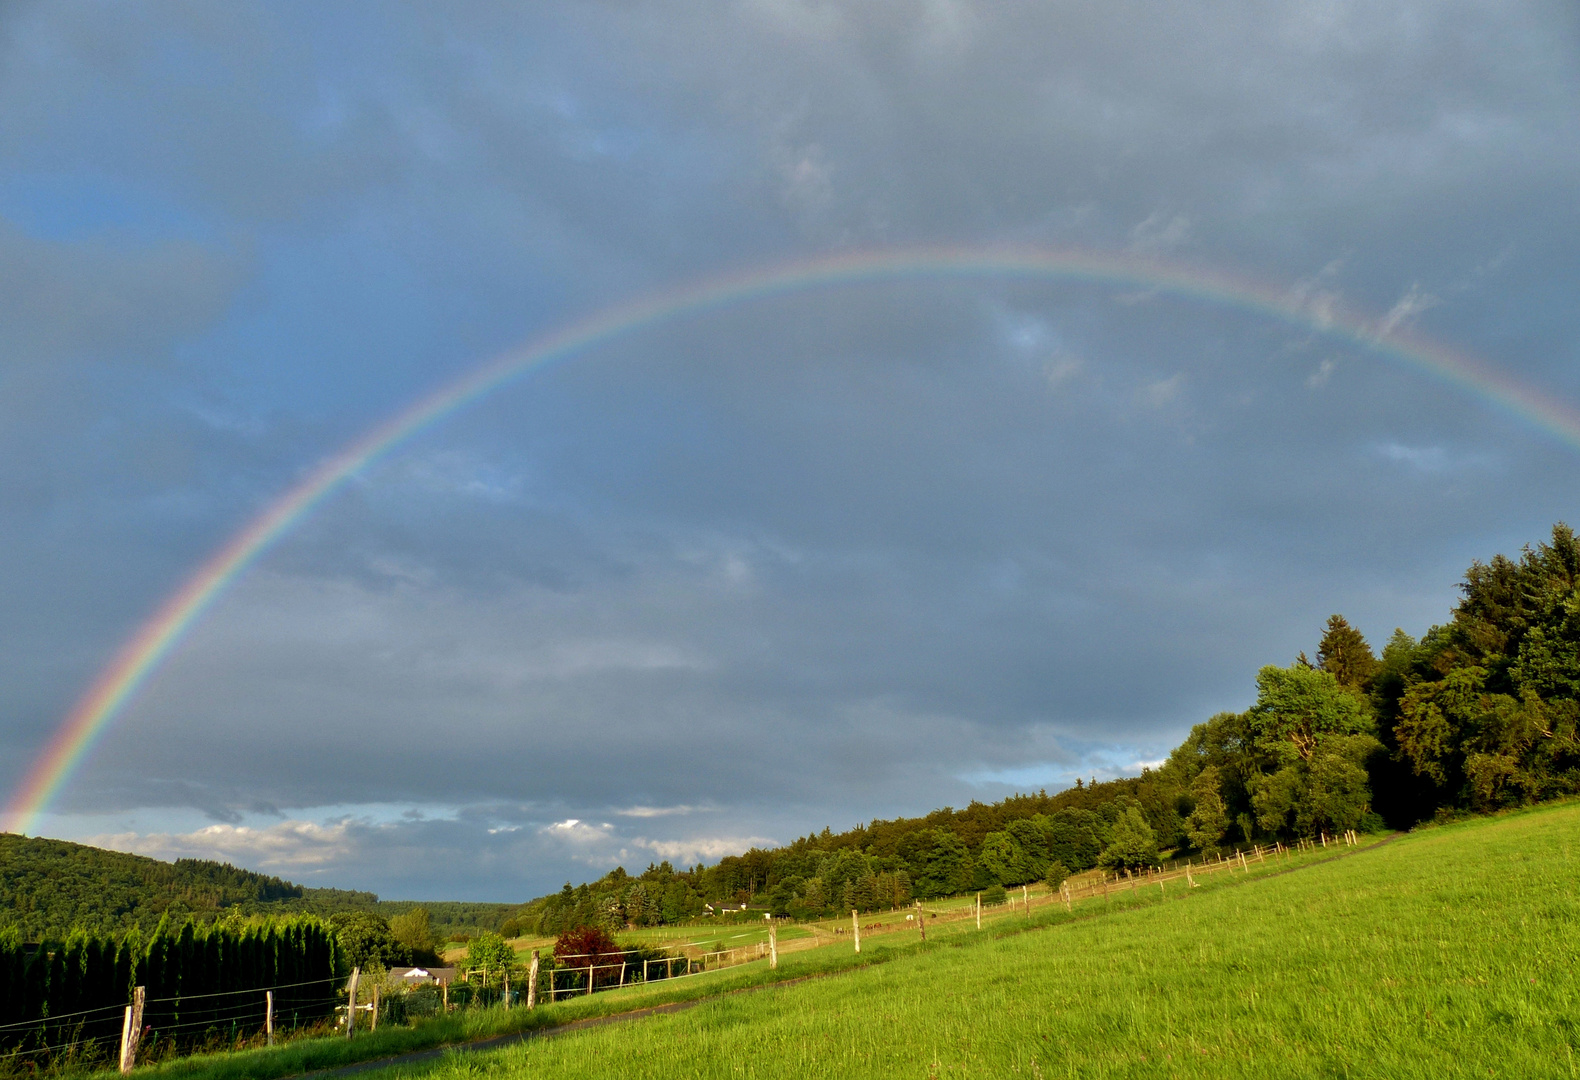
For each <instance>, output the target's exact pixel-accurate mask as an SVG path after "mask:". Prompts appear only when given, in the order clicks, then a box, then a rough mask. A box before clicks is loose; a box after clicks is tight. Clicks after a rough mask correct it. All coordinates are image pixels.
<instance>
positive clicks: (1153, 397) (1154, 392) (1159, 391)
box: [1141, 371, 1185, 409]
mask: <svg viewBox="0 0 1580 1080" xmlns="http://www.w3.org/2000/svg"><path fill="white" fill-rule="evenodd" d="M1184 389H1185V373H1184V372H1183V371H1178V372H1175V373H1174V374H1173V375H1170V376H1169V377H1168V378H1166V379H1159V380H1158V381H1157V382H1151V383H1147V384H1146V385H1145V386H1143V387H1142V388H1141V400H1142V401H1144V402H1146V403H1147V404H1148V405H1150V406H1152V407H1153V408H1154V409H1161V408H1163V407H1164V406H1165V405H1169V404H1171V403H1173V402H1175V401H1177V400H1179V396H1180V394H1181V393H1182V392H1183V391H1184Z"/></svg>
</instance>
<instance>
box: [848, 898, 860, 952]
mask: <svg viewBox="0 0 1580 1080" xmlns="http://www.w3.org/2000/svg"><path fill="white" fill-rule="evenodd" d="M850 932H851V933H852V934H853V935H855V938H856V951H857V952H860V951H861V920H860V918H858V917H857V915H856V909H855V908H851V909H850Z"/></svg>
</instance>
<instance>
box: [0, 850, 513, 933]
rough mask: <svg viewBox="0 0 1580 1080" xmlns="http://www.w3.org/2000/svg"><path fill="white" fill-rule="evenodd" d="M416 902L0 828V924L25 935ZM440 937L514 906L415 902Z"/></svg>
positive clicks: (329, 913) (396, 910) (483, 925)
mask: <svg viewBox="0 0 1580 1080" xmlns="http://www.w3.org/2000/svg"><path fill="white" fill-rule="evenodd" d="M417 906H419V905H417V904H414V903H412V902H409V901H398V900H397V901H389V900H385V901H381V900H380V899H379V898H378V895H377V894H376V893H371V892H362V891H357V890H351V889H314V888H304V887H302V886H301V885H296V884H293V883H291V882H289V881H285V880H282V879H281V878H278V877H271V876H269V875H266V874H256V873H253V872H252V871H250V870H240V869H238V868H236V867H234V866H231V865H229V864H227V863H221V862H210V861H207V860H203V859H177V860H176V861H175V862H174V863H168V862H161V861H159V860H158V859H150V858H147V857H146V856H142V855H130V854H127V853H125V852H120V851H106V850H104V849H102V848H95V847H89V846H87V845H86V844H73V843H70V842H68V841H65V840H45V839H41V838H34V837H25V836H18V835H16V834H14V833H0V927H3V926H15V927H16V928H17V930H18V931H20V933H21V934H22V937H23V939H24V940H26V941H34V942H36V941H41V940H43V939H44V938H46V937H54V938H57V939H62V940H63V939H64V938H65V937H66V936H67V935H68V934H70V933H71V932H72V931H74V930H84V931H87V932H89V933H95V934H124V933H125V932H126V931H128V930H132V929H134V928H135V929H140V930H142V931H143V932H144V933H148V932H151V931H152V930H153V929H154V927H155V926H157V925H158V923H159V921H160V920H161V919H164V918H166V917H169V918H170V919H173V920H177V921H179V920H181V919H191V920H193V921H194V922H199V923H208V922H214V921H216V920H218V919H221V918H228V917H233V916H237V915H240V916H248V917H251V916H258V917H264V918H287V917H291V916H295V915H317V916H319V917H320V918H324V919H329V918H333V917H334V916H335V915H338V914H342V913H345V912H352V911H362V912H372V913H376V914H379V915H382V916H386V917H391V918H394V917H399V916H401V915H403V914H406V913H408V912H410V911H411V910H412V909H413V908H415V907H417ZM421 906H422V907H423V908H424V910H425V911H426V918H427V919H430V920H431V932H432V935H433V936H434V937H436V938H438V939H439V940H441V941H442V940H445V939H446V938H449V937H464V936H466V935H468V934H475V933H478V932H479V931H482V930H496V931H497V930H499V929H500V928H501V927H502V926H503V924H504V922H505V920H506V919H508V918H510V916H511V915H512V914H513V913H514V912H515V911H516V909H517V908H518V906H519V905H516V904H482V903H467V902H461V901H438V902H433V903H427V904H424V905H421Z"/></svg>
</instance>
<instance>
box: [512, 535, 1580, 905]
mask: <svg viewBox="0 0 1580 1080" xmlns="http://www.w3.org/2000/svg"><path fill="white" fill-rule="evenodd" d="M1459 589H1460V594H1461V596H1460V600H1459V603H1458V604H1457V605H1456V606H1455V608H1454V610H1453V616H1452V618H1451V619H1450V621H1449V622H1448V623H1447V624H1445V625H1443V626H1435V627H1433V628H1432V629H1430V630H1429V631H1427V633H1426V634H1425V635H1424V636H1423V637H1422V638H1421V639H1420V640H1416V639H1414V638H1412V637H1410V636H1409V635H1408V634H1406V633H1405V632H1404V631H1403V630H1396V631H1395V632H1394V634H1393V637H1392V638H1391V639H1390V640H1389V641H1388V643H1387V644H1386V646H1385V647H1384V648H1383V651H1382V655H1381V656H1378V655H1377V654H1376V653H1375V652H1374V651H1373V649H1372V647H1371V645H1370V644H1369V643H1368V642H1367V641H1366V640H1365V638H1364V637H1363V636H1362V635H1361V634H1360V633H1359V632H1358V631H1357V630H1355V628H1354V627H1352V626H1350V624H1349V623H1348V622H1347V621H1346V620H1345V619H1344V618H1343V617H1342V616H1339V615H1335V616H1333V617H1332V618H1331V619H1329V620H1328V623H1327V626H1326V628H1325V629H1324V632H1323V634H1322V636H1321V639H1320V641H1319V642H1318V644H1317V648H1316V651H1315V658H1314V659H1312V658H1308V657H1307V656H1306V655H1305V654H1301V655H1300V656H1299V657H1297V658H1296V659H1295V662H1294V663H1292V664H1291V665H1290V666H1288V667H1279V666H1276V665H1270V666H1267V667H1264V668H1262V669H1261V671H1260V673H1259V674H1258V677H1257V698H1256V702H1255V704H1254V705H1252V706H1251V708H1249V709H1247V710H1246V711H1244V712H1240V713H1220V714H1219V715H1217V716H1214V717H1212V718H1211V719H1209V720H1207V721H1206V722H1205V723H1202V724H1199V725H1197V726H1196V727H1194V728H1193V729H1192V730H1191V733H1190V736H1189V737H1188V738H1187V739H1186V740H1185V742H1184V743H1183V744H1182V745H1181V746H1180V747H1178V748H1177V749H1176V750H1175V751H1174V752H1173V753H1172V754H1171V755H1170V756H1169V758H1168V761H1167V762H1166V763H1165V764H1164V765H1163V766H1162V767H1160V768H1159V769H1156V770H1145V771H1143V773H1142V775H1141V776H1140V777H1137V778H1132V779H1125V780H1115V781H1110V782H1106V783H1101V784H1099V783H1093V784H1089V785H1088V784H1082V783H1080V782H1079V781H1077V783H1076V786H1075V787H1073V788H1070V789H1068V790H1066V791H1062V792H1059V793H1057V794H1054V795H1048V794H1047V793H1046V792H1039V793H1037V794H1035V795H1016V796H1013V797H1011V798H1009V799H1005V800H1004V801H1003V802H999V803H994V804H992V805H984V804H981V803H972V804H971V805H970V806H968V807H966V808H965V809H963V810H955V809H952V808H948V807H946V808H944V809H942V810H937V811H934V812H933V813H931V814H928V815H926V816H925V817H920V818H902V819H897V820H894V821H874V822H872V823H871V824H870V825H865V826H859V827H857V828H855V829H852V830H850V831H848V832H844V833H838V834H834V833H831V832H830V831H829V830H828V829H824V830H823V831H822V833H820V834H817V835H809V836H805V837H802V838H801V839H799V840H796V841H794V842H793V843H790V844H787V845H785V846H784V847H780V848H774V849H770V850H762V849H753V850H751V851H748V852H746V853H745V854H744V855H740V856H730V857H726V858H724V859H722V860H720V861H719V863H718V864H717V865H715V866H712V867H705V866H697V867H694V868H691V869H689V870H680V871H677V870H675V869H674V868H672V867H671V866H670V865H669V864H668V863H667V862H666V863H663V864H661V865H658V866H649V867H648V868H647V870H646V871H644V872H643V873H641V874H640V875H636V876H631V875H629V874H627V873H626V872H625V871H624V870H623V869H619V868H617V869H616V870H614V871H613V872H612V873H610V874H608V875H606V876H605V877H603V878H601V879H599V880H598V881H595V882H590V883H587V884H584V885H582V886H580V887H575V888H573V887H572V886H571V885H569V884H567V885H566V886H565V887H564V889H562V890H561V891H560V892H559V893H558V894H554V895H550V896H546V897H542V898H539V899H538V900H535V901H533V902H531V903H530V904H527V905H525V906H524V907H523V908H522V910H521V912H520V913H519V914H518V915H517V916H516V917H515V920H514V922H513V924H512V928H515V927H519V928H520V929H522V930H523V931H526V930H533V931H537V932H539V933H545V934H556V933H560V932H561V931H563V930H565V929H566V928H568V927H571V926H578V925H586V926H608V927H611V928H618V927H620V926H624V925H647V924H651V923H656V922H666V923H667V922H680V921H684V920H687V919H691V918H696V917H697V916H699V915H704V914H710V915H716V914H718V913H721V912H723V911H725V910H727V909H728V908H730V907H734V908H737V909H738V908H739V907H740V905H742V904H750V905H751V906H753V907H756V908H763V907H766V908H769V909H771V910H773V911H774V912H776V913H778V914H788V915H795V916H807V915H819V914H826V913H829V912H835V911H849V910H851V909H852V908H860V909H862V910H875V909H879V908H884V907H889V906H895V905H900V904H904V903H907V902H909V901H910V900H912V899H913V898H924V899H925V898H930V897H935V896H940V895H946V894H950V893H959V892H967V891H974V890H977V889H987V888H991V887H993V886H995V885H1006V886H1007V885H1019V884H1022V883H1024V882H1028V881H1036V880H1041V879H1043V878H1045V877H1052V878H1055V879H1057V878H1058V877H1060V876H1062V875H1063V874H1066V873H1072V872H1077V871H1081V870H1085V869H1088V868H1090V867H1093V866H1099V865H1101V866H1106V867H1109V868H1114V869H1124V868H1135V867H1138V866H1146V865H1150V864H1152V863H1154V862H1156V861H1157V860H1158V858H1159V856H1160V852H1163V851H1171V850H1172V851H1173V852H1176V853H1189V852H1208V851H1213V850H1215V849H1217V848H1219V847H1222V846H1225V845H1231V844H1246V843H1253V842H1263V841H1272V840H1292V839H1295V838H1297V837H1307V836H1315V835H1317V834H1319V833H1322V832H1327V833H1339V832H1342V831H1344V830H1345V829H1360V830H1376V829H1381V828H1384V827H1393V828H1408V827H1410V826H1411V825H1413V824H1415V823H1417V822H1419V821H1422V820H1427V819H1430V818H1433V817H1441V816H1444V815H1450V816H1451V815H1454V814H1460V813H1474V812H1485V811H1490V810H1494V809H1497V808H1499V807H1506V806H1515V805H1522V804H1526V803H1532V802H1536V801H1539V800H1543V799H1550V798H1556V797H1560V796H1565V795H1571V794H1575V793H1577V792H1580V739H1577V726H1580V542H1577V540H1576V537H1575V534H1574V532H1573V531H1572V530H1571V529H1570V528H1569V527H1568V526H1566V525H1563V524H1559V525H1556V526H1554V528H1553V530H1552V536H1551V538H1550V539H1549V540H1548V542H1546V543H1543V544H1540V545H1538V546H1536V547H1534V548H1530V547H1527V548H1526V549H1525V550H1524V551H1522V553H1521V554H1520V556H1519V557H1518V558H1517V559H1511V558H1508V557H1505V556H1502V555H1499V556H1496V557H1494V558H1493V559H1492V560H1491V561H1490V562H1487V563H1481V562H1477V563H1475V564H1473V565H1472V566H1471V567H1470V569H1469V570H1468V571H1467V572H1466V574H1465V578H1464V581H1463V582H1462V583H1461V585H1460V586H1459Z"/></svg>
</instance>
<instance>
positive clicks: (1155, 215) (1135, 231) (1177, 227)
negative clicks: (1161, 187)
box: [1130, 210, 1191, 255]
mask: <svg viewBox="0 0 1580 1080" xmlns="http://www.w3.org/2000/svg"><path fill="white" fill-rule="evenodd" d="M1190 234H1191V222H1190V218H1188V217H1186V216H1185V215H1184V214H1170V213H1168V212H1166V211H1163V210H1154V211H1152V213H1150V214H1148V215H1147V216H1146V218H1145V219H1143V220H1141V221H1139V222H1137V223H1136V224H1135V225H1133V226H1132V227H1131V229H1130V250H1132V251H1139V252H1142V253H1145V254H1149V255H1155V254H1158V253H1161V252H1167V251H1173V250H1174V249H1175V248H1177V247H1179V246H1180V245H1181V244H1183V243H1185V241H1186V240H1188V239H1190Z"/></svg>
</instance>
